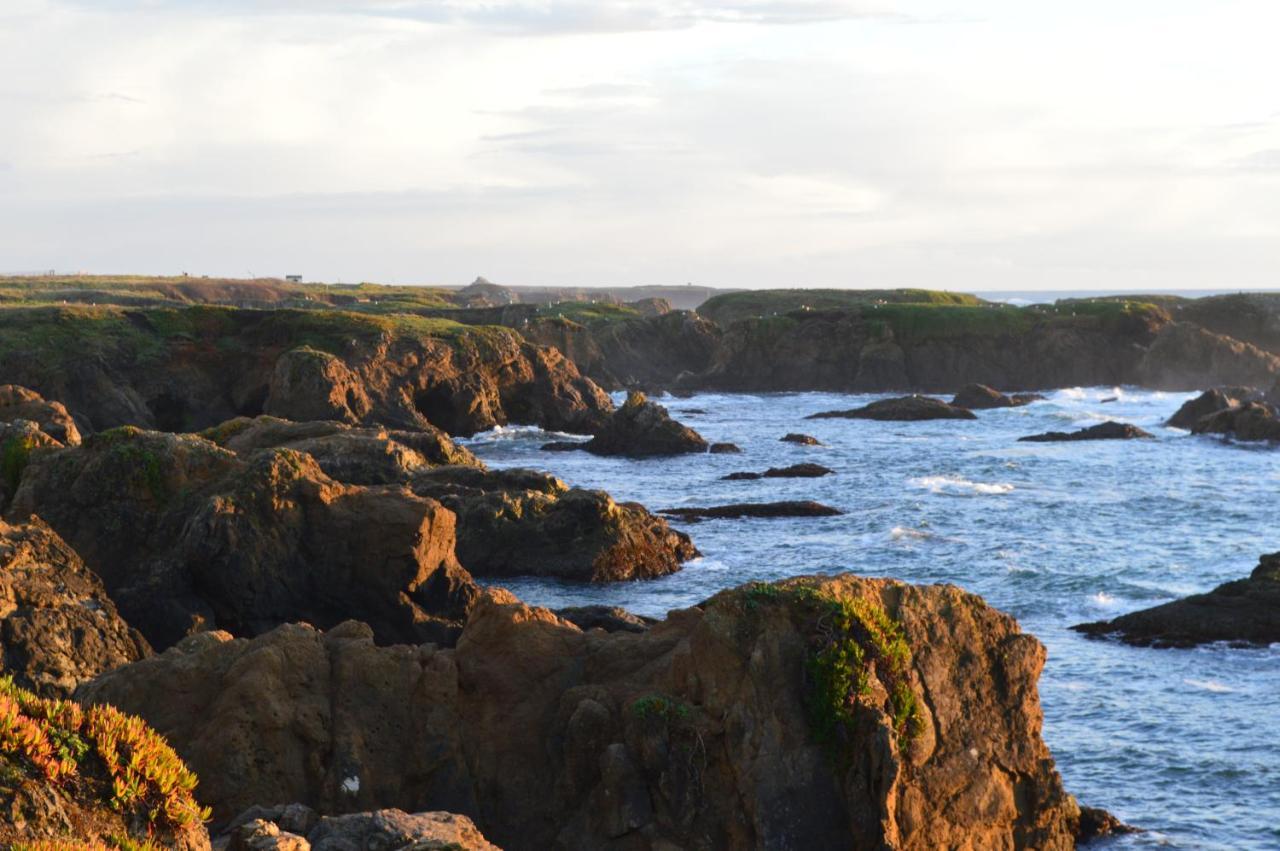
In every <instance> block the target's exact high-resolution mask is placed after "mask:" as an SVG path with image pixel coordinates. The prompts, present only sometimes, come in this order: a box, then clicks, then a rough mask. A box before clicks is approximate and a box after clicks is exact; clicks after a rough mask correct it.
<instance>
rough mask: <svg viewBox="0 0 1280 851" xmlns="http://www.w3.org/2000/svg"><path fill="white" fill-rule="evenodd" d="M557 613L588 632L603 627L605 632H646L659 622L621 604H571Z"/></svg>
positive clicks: (557, 610)
mask: <svg viewBox="0 0 1280 851" xmlns="http://www.w3.org/2000/svg"><path fill="white" fill-rule="evenodd" d="M556 614H557V615H559V616H560V617H562V618H564V619H565V620H567V621H568V622H569V623H571V624H573V625H574V626H576V627H577V628H578V629H580V630H582V631H583V632H586V631H587V630H589V629H603V630H604V631H605V632H619V631H622V632H644V631H645V630H647V629H648V628H649V627H650V626H652V625H653V624H655V623H657V621H656V620H654V619H653V618H646V617H641V616H640V615H634V614H632V613H631V612H628V611H627V610H626V609H623V608H621V607H619V606H570V607H569V608H565V609H556Z"/></svg>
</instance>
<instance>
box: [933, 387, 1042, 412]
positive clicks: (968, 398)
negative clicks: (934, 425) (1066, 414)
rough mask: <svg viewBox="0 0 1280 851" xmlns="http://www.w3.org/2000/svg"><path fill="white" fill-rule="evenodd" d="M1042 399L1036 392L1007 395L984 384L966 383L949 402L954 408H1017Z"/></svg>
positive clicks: (978, 409) (977, 409)
mask: <svg viewBox="0 0 1280 851" xmlns="http://www.w3.org/2000/svg"><path fill="white" fill-rule="evenodd" d="M1042 399H1044V397H1043V396H1041V395H1040V394H1038V393H1015V394H1013V395H1012V396H1008V395H1005V394H1004V393H1001V392H1000V391H999V390H995V389H993V388H991V387H988V386H987V385H985V384H966V385H965V386H964V387H961V388H960V392H958V393H956V395H955V398H954V399H952V400H951V404H952V406H953V407H956V408H968V409H969V410H971V411H981V410H988V409H991V408H1018V407H1021V406H1023V405H1030V404H1031V403H1032V402H1038V401H1040V400H1042Z"/></svg>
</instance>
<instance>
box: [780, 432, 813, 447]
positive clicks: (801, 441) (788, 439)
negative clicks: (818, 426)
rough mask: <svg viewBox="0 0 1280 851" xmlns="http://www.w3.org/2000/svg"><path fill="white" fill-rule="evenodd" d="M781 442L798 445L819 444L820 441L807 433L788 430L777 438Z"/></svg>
mask: <svg viewBox="0 0 1280 851" xmlns="http://www.w3.org/2000/svg"><path fill="white" fill-rule="evenodd" d="M778 440H780V441H781V442H783V443H794V444H797V445H799V446H821V445H822V441H820V440H818V438H816V437H813V436H812V435H808V434H800V433H799V432H794V431H793V432H789V433H788V434H786V435H783V436H782V437H780V438H778Z"/></svg>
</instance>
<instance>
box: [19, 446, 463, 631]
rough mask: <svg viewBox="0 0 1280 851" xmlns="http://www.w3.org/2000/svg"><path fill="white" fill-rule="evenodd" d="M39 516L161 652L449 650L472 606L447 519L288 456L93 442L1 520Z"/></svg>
mask: <svg viewBox="0 0 1280 851" xmlns="http://www.w3.org/2000/svg"><path fill="white" fill-rule="evenodd" d="M34 513H39V515H40V516H41V517H42V518H43V519H45V520H46V521H47V522H48V523H49V525H50V526H51V527H53V529H54V530H56V531H57V532H58V533H59V534H60V535H61V536H62V537H63V538H65V539H66V540H67V541H68V542H69V543H70V544H71V545H72V546H73V547H75V549H76V550H77V552H79V553H80V554H81V556H82V557H83V558H84V560H85V563H86V564H87V565H88V566H89V567H90V568H91V569H92V570H93V571H94V572H95V573H96V574H98V576H100V577H101V578H102V581H103V583H104V584H105V586H106V588H107V591H108V592H109V593H110V594H111V596H112V598H113V599H114V600H115V601H116V603H117V605H118V606H119V607H120V612H121V614H123V615H124V617H125V619H126V620H127V621H128V622H129V623H131V624H133V625H134V626H136V627H137V628H138V629H139V630H141V631H142V633H143V634H144V635H145V636H146V637H147V639H148V640H149V641H150V642H151V643H152V644H153V645H155V646H157V647H167V646H169V645H170V644H172V643H174V642H175V641H177V640H178V639H179V638H181V637H182V636H183V635H184V634H186V633H187V632H189V631H192V630H199V629H210V628H214V627H222V628H226V629H230V630H232V631H234V632H237V633H240V634H249V635H252V634H256V633H258V632H261V631H263V630H266V629H270V628H271V627H274V626H276V625H277V624H279V623H282V622H285V621H292V620H307V621H310V622H313V623H316V624H318V625H321V626H330V625H332V624H335V623H338V622H339V621H341V620H344V619H346V618H349V617H352V616H357V617H360V618H363V619H365V620H367V621H369V622H370V623H371V624H372V625H373V627H374V629H375V630H376V631H377V633H378V635H379V636H380V638H381V639H382V640H384V641H425V640H437V641H447V640H450V639H451V638H452V637H453V636H455V635H456V634H457V632H458V630H459V629H460V626H461V622H462V619H463V618H464V617H465V616H466V612H467V609H468V607H469V606H470V603H471V601H472V600H473V599H474V597H475V595H476V593H477V591H476V587H475V584H474V582H473V581H472V579H471V577H470V575H469V574H467V572H466V571H465V570H463V569H462V568H461V566H459V564H458V562H457V560H456V558H455V555H454V515H453V513H452V512H451V511H449V510H448V509H446V508H444V507H443V506H441V505H440V504H439V503H438V502H436V501H435V500H431V499H427V498H424V497H420V496H417V495H415V494H413V493H412V492H410V491H409V490H408V489H407V488H405V487H403V486H400V485H388V486H382V487H361V486H356V485H347V484H343V483H341V482H337V481H335V480H333V479H332V478H330V477H329V476H327V475H325V473H324V472H323V471H322V470H321V469H320V468H319V466H318V465H317V464H316V462H315V461H314V460H313V459H312V458H311V457H310V456H309V455H305V454H302V453H299V452H296V451H294V450H290V449H271V450H264V451H262V452H260V453H256V454H253V455H251V456H250V457H249V458H247V459H246V458H241V457H239V456H237V455H235V454H234V453H232V452H230V451H228V450H226V449H223V448H221V447H219V446H217V445H216V444H214V443H212V442H210V441H208V440H205V439H203V438H200V437H197V436H194V435H172V434H164V433H158V432H143V431H139V430H137V429H131V428H122V429H117V430H113V431H109V432H103V433H99V434H96V435H93V436H92V437H90V438H89V439H88V440H86V441H85V443H84V444H83V445H82V446H79V447H74V448H68V449H62V450H57V451H53V452H47V453H43V454H41V455H39V456H38V457H36V458H33V460H32V462H31V464H30V465H29V467H28V468H27V470H26V472H25V473H24V475H23V478H22V485H21V486H20V488H19V490H18V493H17V494H16V495H15V497H14V500H13V505H12V506H11V507H10V512H9V514H10V516H11V517H17V518H25V517H27V516H28V515H30V514H34Z"/></svg>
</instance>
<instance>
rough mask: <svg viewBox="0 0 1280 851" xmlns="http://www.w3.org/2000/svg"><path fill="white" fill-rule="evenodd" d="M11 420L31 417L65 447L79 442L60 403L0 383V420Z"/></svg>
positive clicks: (17, 386) (73, 425)
mask: <svg viewBox="0 0 1280 851" xmlns="http://www.w3.org/2000/svg"><path fill="white" fill-rule="evenodd" d="M14 420H31V421H32V422H34V423H36V424H37V425H38V426H39V427H40V430H41V431H43V432H44V433H45V434H47V435H49V436H50V437H52V438H53V439H54V440H56V441H58V442H59V443H61V444H64V445H66V446H75V445H76V444H78V443H79V442H80V430H79V429H77V428H76V423H75V420H73V419H72V418H71V415H70V414H69V413H67V409H66V406H64V405H63V404H62V403H61V402H52V401H46V400H45V398H44V397H43V396H41V395H40V394H39V393H37V392H35V391H34V390H30V389H28V388H26V387H21V386H19V385H17V384H3V385H0V422H13V421H14Z"/></svg>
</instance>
